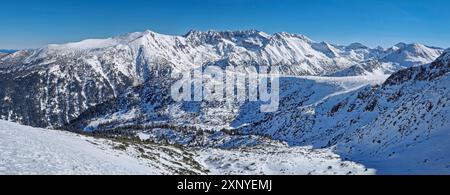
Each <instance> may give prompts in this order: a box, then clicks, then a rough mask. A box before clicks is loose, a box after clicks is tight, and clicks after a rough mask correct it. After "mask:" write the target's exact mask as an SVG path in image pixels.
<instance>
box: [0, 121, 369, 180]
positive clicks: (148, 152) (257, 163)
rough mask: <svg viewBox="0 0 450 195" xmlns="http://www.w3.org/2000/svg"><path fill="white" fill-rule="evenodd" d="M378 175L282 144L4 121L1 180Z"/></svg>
mask: <svg viewBox="0 0 450 195" xmlns="http://www.w3.org/2000/svg"><path fill="white" fill-rule="evenodd" d="M255 157H258V158H255ZM268 159H270V160H268ZM240 162H241V163H240ZM374 172H375V171H374V170H373V169H367V168H365V167H364V166H362V165H359V164H356V163H352V162H347V161H342V160H340V158H339V156H337V155H335V154H333V153H332V152H331V151H329V150H313V149H311V148H287V147H286V146H283V145H282V144H275V145H272V146H267V147H261V148H253V149H251V148H249V149H248V150H220V149H210V148H202V149H194V150H193V149H186V148H179V147H178V148H177V147H173V146H163V145H155V144H151V143H145V142H136V141H124V140H122V141H111V140H107V139H98V138H92V137H87V136H83V135H77V134H72V133H68V132H62V131H54V130H45V129H38V128H32V127H26V126H21V125H18V124H14V123H11V122H6V121H1V120H0V175H4V174H14V175H15V174H21V175H34V174H45V175H54V174H58V175H59V174H76V175H84V174H88V175H94V174H95V175H97V174H108V175H109V174H114V175H116V174H126V175H130V174H139V175H142V174H145V175H147V174H150V175H161V174H164V175H166V174H308V173H309V174H373V173H374Z"/></svg>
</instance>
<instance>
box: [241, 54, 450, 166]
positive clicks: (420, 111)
mask: <svg viewBox="0 0 450 195" xmlns="http://www.w3.org/2000/svg"><path fill="white" fill-rule="evenodd" d="M449 55H450V53H448V52H446V53H444V54H443V55H442V56H441V57H439V58H438V59H437V60H436V61H434V62H432V63H431V64H428V65H424V66H416V67H411V68H409V69H405V70H402V71H399V72H397V73H394V74H393V75H392V76H390V77H389V79H388V80H387V81H386V82H385V83H384V84H383V85H377V86H367V87H364V88H361V89H358V90H356V91H351V92H349V93H342V94H338V95H335V96H329V97H327V98H326V99H324V100H323V101H320V102H318V103H316V104H307V105H302V104H298V106H297V107H296V108H295V109H288V110H286V111H284V112H280V113H276V114H274V115H268V116H266V117H265V118H264V119H262V120H261V121H264V122H260V121H256V122H254V123H252V124H251V125H249V127H248V128H243V129H242V130H241V132H245V133H250V134H262V135H268V136H270V137H272V138H275V139H280V140H285V141H288V142H289V143H290V144H291V145H314V146H315V147H318V148H322V147H326V148H327V147H337V148H336V149H337V151H338V154H341V155H343V156H345V157H346V158H349V159H352V160H356V161H358V162H361V163H363V164H367V165H371V167H374V168H376V169H377V170H378V171H379V173H382V174H389V173H422V174H426V173H432V174H442V173H450V170H449V169H450V166H449V165H450V164H449V163H450V158H449V157H450V147H448V144H446V142H447V141H445V140H448V139H450V137H448V136H449V131H450V117H449V116H450V98H449V94H450V89H449V87H448V84H449V83H450V77H449V71H450V60H449V59H450V58H449ZM444 142H445V143H444Z"/></svg>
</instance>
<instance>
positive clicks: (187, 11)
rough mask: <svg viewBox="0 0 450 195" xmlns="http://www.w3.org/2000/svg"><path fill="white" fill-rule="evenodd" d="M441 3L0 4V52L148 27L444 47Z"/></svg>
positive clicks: (172, 0)
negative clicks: (293, 35) (300, 35)
mask: <svg viewBox="0 0 450 195" xmlns="http://www.w3.org/2000/svg"><path fill="white" fill-rule="evenodd" d="M449 10H450V1H448V0H427V1H426V0H76V1H69V0H66V1H64V0H63V1H61V0H40V1H35V0H22V1H2V2H1V4H0V18H2V21H1V23H0V48H6V49H24V48H36V47H42V46H44V45H46V44H49V43H65V42H73V41H79V40H82V39H86V38H106V37H111V36H115V35H120V34H124V33H128V32H134V31H143V30H145V29H150V30H152V31H155V32H159V33H162V34H172V35H182V34H185V33H187V32H188V31H189V30H190V29H196V30H209V29H213V30H245V29H257V30H261V31H265V32H267V33H276V32H289V33H296V34H304V35H306V36H308V37H310V38H311V39H313V40H317V41H328V42H331V43H337V44H349V43H351V42H361V43H363V44H366V45H369V46H377V45H381V46H384V47H388V46H392V45H394V44H395V43H397V42H419V43H424V44H428V45H434V46H440V47H444V48H446V47H450V11H449Z"/></svg>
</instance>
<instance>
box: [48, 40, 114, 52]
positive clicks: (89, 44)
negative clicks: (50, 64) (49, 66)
mask: <svg viewBox="0 0 450 195" xmlns="http://www.w3.org/2000/svg"><path fill="white" fill-rule="evenodd" d="M117 44H118V42H117V40H116V39H113V38H108V39H86V40H83V41H80V42H72V43H66V44H61V45H58V44H51V45H48V46H47V47H48V49H79V50H86V49H100V48H106V47H111V46H114V45H117Z"/></svg>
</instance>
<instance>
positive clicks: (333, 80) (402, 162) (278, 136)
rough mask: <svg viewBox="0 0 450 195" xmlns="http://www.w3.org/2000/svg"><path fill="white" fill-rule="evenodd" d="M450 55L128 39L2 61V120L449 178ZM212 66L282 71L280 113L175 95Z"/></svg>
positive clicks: (212, 36)
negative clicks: (301, 154) (323, 157)
mask: <svg viewBox="0 0 450 195" xmlns="http://www.w3.org/2000/svg"><path fill="white" fill-rule="evenodd" d="M449 55H450V51H449V50H447V51H444V50H443V49H441V48H437V47H431V46H425V45H421V44H404V43H400V44H397V45H395V46H393V47H392V48H388V49H383V48H381V47H378V48H369V47H366V46H364V45H362V44H359V43H353V44H350V45H348V46H340V45H334V44H330V43H326V42H316V41H313V40H311V39H309V38H307V37H305V36H303V35H295V34H289V33H276V34H273V35H269V34H266V33H264V32H260V31H255V30H248V31H236V32H216V31H208V32H200V31H190V32H189V33H187V34H186V35H184V36H168V35H162V34H158V33H155V32H152V31H145V32H138V33H130V34H126V35H122V36H118V37H113V38H109V39H95V40H93V39H92V40H84V41H81V42H76V43H68V44H63V45H48V46H47V47H45V48H41V49H36V50H26V51H17V52H14V53H11V54H5V55H2V56H0V88H2V89H4V90H0V119H3V120H9V121H14V122H18V123H21V124H25V125H30V126H36V127H49V128H57V129H67V130H71V131H75V132H93V133H95V134H100V135H102V136H105V135H106V136H111V135H133V136H138V137H140V138H141V139H143V140H151V141H152V142H156V143H163V142H164V143H165V142H169V143H171V144H176V145H183V146H189V147H201V148H210V147H212V148H216V149H217V150H219V151H222V150H224V149H229V150H233V149H236V148H255V147H258V146H260V145H264V144H267V143H272V142H278V141H282V142H286V143H287V144H288V145H289V146H293V147H304V146H312V147H313V148H314V149H323V148H326V149H328V150H331V151H333V152H335V153H337V154H339V155H341V156H342V157H344V158H346V159H350V160H352V161H357V162H359V163H361V164H363V165H368V167H369V168H375V169H377V171H378V173H382V174H389V173H450V164H449V163H450V159H449V158H448V157H449V156H450V147H449V146H448V144H445V143H441V142H445V140H448V138H449V137H448V136H449V135H450V134H449V131H450V119H449V117H448V116H450V115H449V98H448V95H449V88H448V86H447V85H448V83H449V73H448V72H449V68H450V62H449V61H450V56H449ZM211 65H216V66H219V67H227V66H241V65H244V66H245V65H247V66H257V67H258V66H271V67H279V69H280V75H279V78H280V87H281V89H280V93H281V94H280V95H281V97H280V108H279V110H278V111H277V112H275V113H261V112H260V111H259V109H257V108H259V105H260V104H262V102H243V103H236V104H233V105H231V106H230V105H227V104H225V103H223V102H217V103H211V102H202V101H200V102H175V101H174V100H173V99H172V98H171V97H170V87H171V85H172V84H173V83H174V82H175V80H174V79H171V77H170V76H171V73H173V72H183V71H187V70H190V69H191V68H203V67H207V66H211ZM236 74H238V73H236ZM437 143H441V144H437ZM274 150H276V149H274ZM283 150H284V149H283ZM412 153H414V154H415V155H410V154H412ZM258 155H259V154H258ZM204 160H205V159H204ZM210 160H211V159H210ZM216 160H217V159H216ZM224 163H225V161H224ZM230 171H231V173H233V171H232V170H230Z"/></svg>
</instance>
